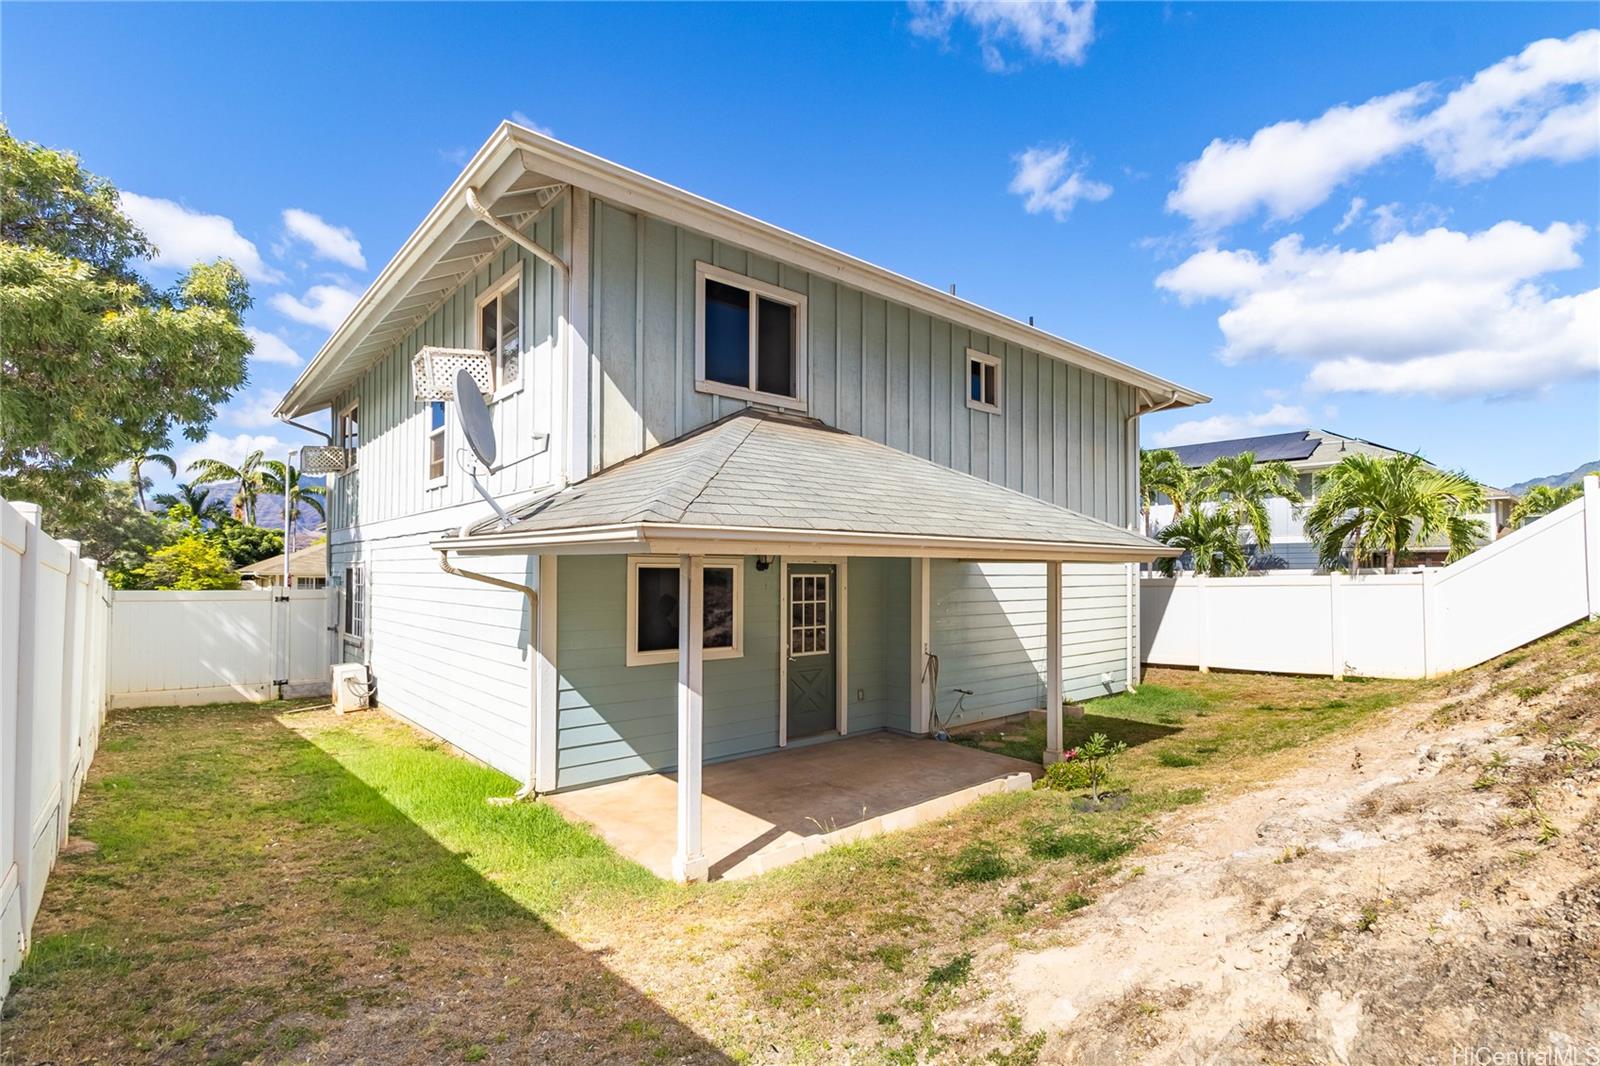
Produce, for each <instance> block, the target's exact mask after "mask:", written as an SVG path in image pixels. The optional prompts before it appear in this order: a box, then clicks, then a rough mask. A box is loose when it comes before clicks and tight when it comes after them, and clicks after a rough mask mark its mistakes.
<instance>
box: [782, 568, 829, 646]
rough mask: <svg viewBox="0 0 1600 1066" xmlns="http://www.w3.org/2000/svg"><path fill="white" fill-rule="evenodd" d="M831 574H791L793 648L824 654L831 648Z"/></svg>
mask: <svg viewBox="0 0 1600 1066" xmlns="http://www.w3.org/2000/svg"><path fill="white" fill-rule="evenodd" d="M828 585H829V581H828V575H827V574H791V575H790V576H789V652H790V654H791V655H822V654H826V652H827V651H828Z"/></svg>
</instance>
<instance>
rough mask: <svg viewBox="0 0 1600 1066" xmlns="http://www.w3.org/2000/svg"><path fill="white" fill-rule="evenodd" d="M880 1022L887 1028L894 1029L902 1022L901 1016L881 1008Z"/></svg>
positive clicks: (879, 1013)
mask: <svg viewBox="0 0 1600 1066" xmlns="http://www.w3.org/2000/svg"><path fill="white" fill-rule="evenodd" d="M878 1024H879V1025H881V1026H883V1027H884V1028H885V1029H893V1028H894V1027H895V1026H897V1025H899V1024H900V1016H899V1015H898V1014H895V1013H893V1012H891V1011H886V1010H880V1011H879V1012H878Z"/></svg>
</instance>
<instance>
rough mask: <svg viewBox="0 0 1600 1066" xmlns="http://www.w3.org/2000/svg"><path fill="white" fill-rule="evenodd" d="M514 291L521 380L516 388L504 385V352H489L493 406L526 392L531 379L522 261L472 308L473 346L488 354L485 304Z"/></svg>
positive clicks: (519, 376)
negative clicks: (484, 339) (485, 336)
mask: <svg viewBox="0 0 1600 1066" xmlns="http://www.w3.org/2000/svg"><path fill="white" fill-rule="evenodd" d="M510 288H516V290H517V381H516V384H514V385H502V384H501V383H500V353H499V352H498V351H493V352H489V367H490V370H491V372H492V373H493V374H494V395H493V396H491V397H489V402H490V403H498V402H499V401H501V400H503V399H505V398H506V397H507V396H515V395H516V394H517V393H519V392H521V391H522V386H523V383H524V382H526V381H527V380H528V360H527V354H528V331H527V329H526V328H525V327H526V325H527V323H526V322H525V321H524V320H525V319H526V317H527V316H526V314H525V313H524V312H526V310H527V308H525V307H523V306H522V304H523V300H522V296H523V292H522V262H521V261H520V260H518V262H517V265H516V266H515V267H513V268H512V269H510V270H508V271H506V272H505V275H504V276H503V277H501V278H500V280H498V281H496V282H495V283H494V284H493V285H491V286H489V288H488V289H486V290H484V291H483V292H482V293H481V294H480V295H479V296H478V301H477V303H475V304H473V307H472V335H473V347H475V348H477V349H478V350H479V351H488V349H487V348H485V347H484V346H483V308H484V305H485V304H487V303H490V302H492V301H495V300H498V299H500V297H501V296H502V295H504V293H505V291H506V290H507V289H510ZM496 314H498V312H496ZM498 324H499V325H501V326H502V327H503V326H504V316H501V321H500V323H498Z"/></svg>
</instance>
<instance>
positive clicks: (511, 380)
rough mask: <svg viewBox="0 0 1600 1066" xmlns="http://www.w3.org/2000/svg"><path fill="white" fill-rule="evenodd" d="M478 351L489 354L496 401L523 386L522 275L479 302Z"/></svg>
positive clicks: (509, 278)
mask: <svg viewBox="0 0 1600 1066" xmlns="http://www.w3.org/2000/svg"><path fill="white" fill-rule="evenodd" d="M478 347H479V348H480V349H482V350H483V351H486V352H488V353H489V362H490V364H491V366H492V367H493V371H494V395H495V398H496V399H499V398H500V397H502V396H504V395H506V394H507V393H510V392H515V391H516V390H517V389H518V387H520V386H521V384H522V275H521V273H520V272H515V273H512V274H511V275H509V276H507V277H505V278H503V279H501V281H500V282H498V283H497V284H496V285H495V286H494V287H493V288H492V289H490V290H489V292H488V293H487V294H486V295H484V296H482V297H480V298H479V300H478Z"/></svg>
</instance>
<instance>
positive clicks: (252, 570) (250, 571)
mask: <svg viewBox="0 0 1600 1066" xmlns="http://www.w3.org/2000/svg"><path fill="white" fill-rule="evenodd" d="M239 573H241V574H245V575H247V576H254V575H256V574H282V573H283V554H282V553H281V552H280V553H279V554H277V555H274V556H272V557H271V558H269V559H258V560H256V561H255V562H253V563H251V564H250V565H248V566H241V567H239ZM289 576H290V577H327V576H328V556H327V551H326V549H325V546H324V545H323V544H322V543H321V542H320V541H319V542H318V543H316V544H311V545H307V546H306V547H304V548H301V549H299V550H297V551H295V552H292V553H290V555H289Z"/></svg>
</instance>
